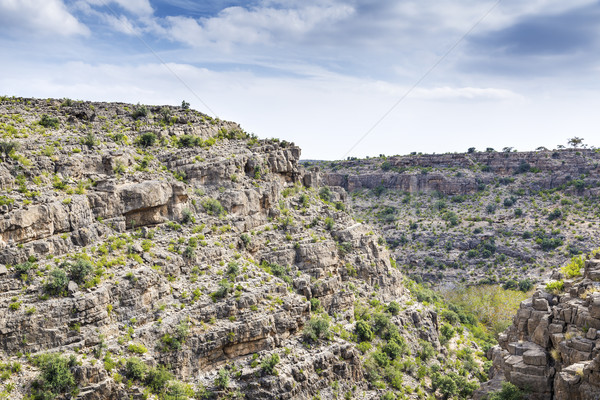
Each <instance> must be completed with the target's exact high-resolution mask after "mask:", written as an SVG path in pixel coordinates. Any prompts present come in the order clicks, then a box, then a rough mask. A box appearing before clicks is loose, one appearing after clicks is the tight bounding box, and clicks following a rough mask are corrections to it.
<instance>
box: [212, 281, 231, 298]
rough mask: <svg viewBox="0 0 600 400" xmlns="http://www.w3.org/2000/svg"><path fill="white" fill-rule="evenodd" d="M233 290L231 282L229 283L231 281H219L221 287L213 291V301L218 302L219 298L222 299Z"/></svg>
mask: <svg viewBox="0 0 600 400" xmlns="http://www.w3.org/2000/svg"><path fill="white" fill-rule="evenodd" d="M231 290H232V285H231V283H229V281H227V280H226V279H224V280H222V281H221V282H219V288H218V289H217V290H216V291H215V292H212V293H211V294H210V297H211V299H212V301H214V302H216V301H217V300H219V299H222V298H224V297H225V296H227V293H229V292H230V291H231Z"/></svg>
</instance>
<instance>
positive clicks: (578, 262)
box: [560, 256, 585, 279]
mask: <svg viewBox="0 0 600 400" xmlns="http://www.w3.org/2000/svg"><path fill="white" fill-rule="evenodd" d="M584 265H585V259H584V257H583V256H576V257H573V258H571V261H570V262H569V263H568V264H567V265H565V266H564V267H562V268H561V269H560V271H561V272H562V273H563V274H565V277H566V278H567V279H571V278H574V277H576V276H581V270H582V269H583V267H584Z"/></svg>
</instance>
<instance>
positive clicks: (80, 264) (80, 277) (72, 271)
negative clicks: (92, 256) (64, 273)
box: [69, 258, 94, 284]
mask: <svg viewBox="0 0 600 400" xmlns="http://www.w3.org/2000/svg"><path fill="white" fill-rule="evenodd" d="M93 270H94V266H93V265H92V263H91V262H90V261H88V260H85V259H83V258H78V259H77V260H76V261H75V263H74V264H73V265H71V266H70V268H69V278H70V279H71V280H72V281H75V282H77V283H80V284H81V283H84V282H85V281H86V280H87V278H88V276H89V275H90V274H91V273H92V271H93Z"/></svg>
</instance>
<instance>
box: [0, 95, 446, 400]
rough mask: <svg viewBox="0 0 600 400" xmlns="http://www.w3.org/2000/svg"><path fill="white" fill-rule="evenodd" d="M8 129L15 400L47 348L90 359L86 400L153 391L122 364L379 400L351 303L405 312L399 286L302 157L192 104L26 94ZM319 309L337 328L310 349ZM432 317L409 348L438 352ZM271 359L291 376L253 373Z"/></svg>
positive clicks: (280, 391)
mask: <svg viewBox="0 0 600 400" xmlns="http://www.w3.org/2000/svg"><path fill="white" fill-rule="evenodd" d="M44 115H45V117H44ZM0 121H1V122H2V125H1V127H2V136H3V137H2V139H1V141H2V143H3V146H5V148H8V150H7V151H6V152H5V154H3V158H2V162H1V163H0V186H1V187H2V190H3V192H2V196H1V197H0V201H1V204H0V214H1V215H0V288H1V292H2V295H1V298H0V302H1V304H2V306H1V308H0V349H1V356H0V357H1V358H2V360H14V361H17V360H18V361H20V362H23V363H24V364H25V367H24V370H23V372H22V373H20V374H17V375H15V376H13V377H12V378H11V379H12V380H13V382H14V383H16V389H15V390H14V391H13V392H12V395H11V396H13V397H11V398H17V399H18V398H22V397H23V396H24V395H26V394H27V393H28V392H29V388H30V384H31V382H32V381H33V380H34V378H35V376H36V374H37V369H36V367H35V366H34V365H32V364H29V363H28V362H27V360H26V359H25V358H24V357H23V354H30V355H35V354H40V353H46V352H60V353H62V354H66V355H71V354H72V355H75V356H76V358H77V360H78V362H79V365H78V366H75V367H73V368H74V371H75V376H76V379H77V385H78V387H79V394H78V395H77V398H79V399H90V400H91V399H122V398H129V397H133V398H136V399H137V398H142V397H143V396H144V394H143V390H144V389H143V388H142V387H139V386H138V385H137V383H135V382H134V383H133V385H131V384H130V385H126V384H125V383H123V382H121V381H120V380H119V379H118V376H117V375H115V371H116V370H112V371H111V370H110V369H106V368H105V366H103V365H102V364H103V363H102V358H103V357H106V356H107V354H109V353H110V354H112V356H113V357H116V358H122V359H123V360H125V359H127V358H128V357H131V356H138V357H140V358H141V359H142V360H143V361H144V362H145V363H146V364H147V365H148V366H152V365H158V364H160V365H168V366H169V367H170V369H171V371H172V372H173V373H174V374H175V377H176V378H177V379H179V380H182V381H185V382H187V383H190V384H193V385H197V384H198V385H199V384H202V385H204V386H205V387H207V388H211V390H213V392H214V393H216V394H217V395H218V394H219V393H220V392H219V390H221V389H219V388H218V387H215V384H214V382H215V377H216V375H217V371H218V370H219V369H221V368H225V369H226V371H228V372H227V373H228V374H230V375H231V377H232V381H233V382H232V383H231V385H230V388H229V389H228V391H227V393H229V394H226V393H225V392H223V393H221V394H222V395H223V396H225V395H230V394H231V393H233V392H232V391H234V390H237V391H240V392H243V393H244V394H245V395H246V396H248V398H259V399H273V398H278V399H308V398H311V397H312V396H313V395H315V394H317V393H318V392H319V391H322V394H323V395H326V393H331V388H330V386H331V383H332V382H334V381H337V382H339V384H340V385H341V387H342V388H343V389H345V390H346V391H348V390H350V389H351V388H352V387H354V389H353V390H356V391H357V392H356V393H359V392H361V393H363V394H361V395H362V396H365V398H372V397H374V396H378V395H377V391H376V390H375V391H373V390H372V388H370V387H369V385H368V384H367V383H366V382H365V381H364V380H363V371H362V362H361V357H360V353H359V352H358V350H357V349H356V346H355V343H353V342H351V341H349V340H348V336H349V335H350V333H349V332H352V331H353V329H354V328H353V322H352V321H353V312H354V304H355V302H356V301H358V300H361V299H362V300H361V301H363V300H364V299H371V298H372V299H377V300H378V301H381V302H389V301H391V300H396V301H398V302H400V303H401V304H402V303H403V302H404V299H405V297H404V296H405V292H404V288H403V287H402V281H401V279H402V276H401V274H400V272H399V271H398V270H397V269H395V268H394V267H392V265H391V263H390V253H389V252H388V250H387V249H386V248H385V247H384V246H382V245H381V244H379V241H378V237H377V236H376V235H374V234H373V232H372V231H371V229H370V228H369V227H368V226H365V225H363V224H359V223H356V222H355V221H354V220H353V219H352V218H351V217H350V216H349V215H348V214H347V213H346V212H344V211H340V210H338V209H336V208H335V207H334V205H333V204H329V203H325V202H323V201H321V200H320V199H319V196H318V194H317V192H316V191H315V190H314V188H312V187H311V179H314V178H315V177H314V175H312V174H310V173H306V172H305V171H304V170H303V168H302V167H301V166H299V164H298V160H299V157H300V149H299V148H298V147H296V146H294V145H293V144H289V143H286V142H280V141H278V140H258V139H256V138H254V137H251V136H249V135H247V134H245V133H244V132H243V131H242V130H241V129H240V127H239V126H238V125H237V124H233V123H230V122H224V121H220V120H216V119H212V118H210V117H208V116H206V115H203V114H200V113H198V112H195V111H192V110H185V109H181V108H178V107H149V108H146V109H140V108H139V106H138V107H136V106H133V105H126V104H120V103H89V102H61V101H57V100H48V101H44V100H36V99H14V98H13V99H4V100H3V101H2V102H1V103H0ZM9 145H12V148H9V147H10V146H9ZM7 146H8V147H7ZM78 262H80V263H83V264H84V265H87V266H89V270H84V272H81V271H80V272H74V271H76V269H75V267H74V265H75V264H77V263H78ZM61 274H62V276H63V278H62V280H61V279H59V278H60V275H61ZM64 279H66V281H64ZM311 300H312V303H311ZM365 301H366V300H365ZM317 305H318V307H317ZM311 308H312V309H311ZM317 308H318V309H319V312H320V314H318V315H320V316H321V317H322V318H327V319H329V320H330V321H331V322H330V323H331V324H332V326H333V325H334V324H335V325H336V326H337V327H338V328H336V334H335V335H332V336H331V338H330V340H321V341H320V342H319V343H317V344H316V345H315V344H313V345H312V346H307V345H306V342H305V340H303V339H302V330H303V327H304V326H305V325H306V324H307V323H308V321H309V320H310V318H311V317H313V316H315V315H317V314H316V312H315V311H316V310H317ZM423 315H424V316H423ZM423 315H421V313H419V312H417V310H416V308H415V307H407V308H406V310H403V311H402V312H401V313H400V314H399V315H398V316H396V317H395V320H397V321H396V322H397V323H398V324H399V326H401V327H402V328H401V329H406V337H407V338H408V343H409V345H410V346H413V345H414V346H416V343H417V339H418V338H419V337H420V338H423V339H428V340H430V341H431V342H433V343H434V345H435V346H438V347H439V342H438V339H437V316H436V315H435V313H429V314H427V313H425V314H423ZM343 332H346V333H348V336H344V335H342V333H343ZM417 332H418V334H417ZM411 338H412V339H411ZM132 345H133V347H132ZM139 345H141V346H142V347H143V348H144V349H145V351H136V350H135V346H139ZM132 349H133V350H132ZM270 354H278V355H279V356H280V357H281V363H280V364H279V365H278V367H277V368H278V371H279V374H278V375H269V374H264V373H263V372H261V371H262V370H261V369H260V367H259V366H257V365H256V364H255V363H253V362H252V361H253V360H255V359H256V357H257V356H258V355H260V357H261V359H262V358H263V357H266V356H267V355H270ZM253 355H256V356H254V358H252V357H253ZM123 362H124V361H123ZM117 368H120V367H117ZM340 390H341V389H340ZM331 396H333V395H331Z"/></svg>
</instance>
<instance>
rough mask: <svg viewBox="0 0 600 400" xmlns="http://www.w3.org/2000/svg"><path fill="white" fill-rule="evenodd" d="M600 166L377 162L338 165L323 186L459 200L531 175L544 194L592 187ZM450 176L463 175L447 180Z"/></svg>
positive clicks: (532, 157) (457, 159) (545, 155)
mask: <svg viewBox="0 0 600 400" xmlns="http://www.w3.org/2000/svg"><path fill="white" fill-rule="evenodd" d="M599 163H600V154H599V153H597V152H596V151H595V150H588V149H578V150H561V151H549V150H544V151H536V152H518V153H517V152H513V153H507V152H476V153H468V154H437V155H436V154H430V155H414V156H401V157H400V156H398V157H389V158H386V159H385V160H384V161H382V159H377V158H375V159H368V160H354V161H343V162H334V165H333V166H327V167H326V168H325V171H324V173H323V176H322V182H323V184H325V185H330V186H341V187H344V188H345V189H346V190H348V191H350V192H352V191H356V190H360V189H374V188H376V187H378V186H381V187H384V188H386V189H392V190H401V191H405V192H408V193H418V192H425V193H432V192H439V193H442V194H444V195H461V194H473V193H475V192H477V190H478V187H480V185H481V184H489V183H491V182H494V181H495V180H496V179H497V178H499V177H510V176H513V175H514V174H515V173H518V172H519V171H521V172H524V171H530V170H531V171H535V172H536V175H535V176H533V177H532V178H531V179H529V180H528V181H527V185H525V187H528V188H531V189H534V190H542V189H554V188H557V187H559V186H561V185H564V184H568V183H569V182H571V181H572V180H575V179H579V178H580V177H581V175H588V176H587V177H586V178H585V181H586V182H587V183H588V185H591V186H593V185H595V184H596V183H597V182H598V178H597V174H598V172H600V170H599ZM448 170H460V173H457V174H449V173H448V172H447V171H448ZM465 170H466V171H465ZM444 171H446V172H444ZM581 194H598V191H597V189H596V188H594V189H591V190H590V189H588V190H587V192H586V193H581Z"/></svg>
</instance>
